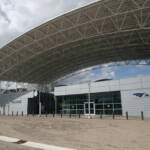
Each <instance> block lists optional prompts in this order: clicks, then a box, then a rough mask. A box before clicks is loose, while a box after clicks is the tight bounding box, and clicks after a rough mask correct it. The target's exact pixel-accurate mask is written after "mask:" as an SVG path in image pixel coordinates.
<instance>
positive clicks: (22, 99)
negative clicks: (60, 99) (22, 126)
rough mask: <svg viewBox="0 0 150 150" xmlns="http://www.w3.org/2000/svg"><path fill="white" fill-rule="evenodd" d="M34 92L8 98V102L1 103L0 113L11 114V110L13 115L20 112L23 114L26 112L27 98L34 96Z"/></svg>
mask: <svg viewBox="0 0 150 150" xmlns="http://www.w3.org/2000/svg"><path fill="white" fill-rule="evenodd" d="M34 94H35V93H34V92H28V93H26V94H24V95H22V96H19V97H17V98H15V99H13V100H10V102H8V103H7V104H5V105H1V106H0V111H1V113H2V114H3V113H5V114H6V115H8V114H10V115H11V114H12V112H13V113H14V115H16V114H17V112H18V114H19V115H20V114H22V112H23V113H24V114H27V106H28V98H31V97H33V96H34Z"/></svg>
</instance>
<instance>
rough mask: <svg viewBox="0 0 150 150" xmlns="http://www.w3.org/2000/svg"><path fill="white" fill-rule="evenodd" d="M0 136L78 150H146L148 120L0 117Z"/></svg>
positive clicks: (148, 145)
mask: <svg viewBox="0 0 150 150" xmlns="http://www.w3.org/2000/svg"><path fill="white" fill-rule="evenodd" d="M0 135H3V136H10V137H15V138H19V139H24V140H30V141H34V142H39V143H45V144H50V145H56V146H62V147H68V148H75V149H77V150H149V149H150V120H146V121H141V120H120V119H119V120H112V119H102V120H101V119H83V118H82V119H81V118H80V119H79V118H78V119H77V118H71V119H70V118H68V117H65V118H60V117H56V118H52V117H47V118H46V117H38V116H37V117H32V116H30V117H21V116H20V117H11V116H9V117H8V116H6V117H4V116H0ZM5 146H8V147H7V149H8V150H9V149H10V150H30V149H29V148H26V149H25V148H24V147H23V148H22V149H21V148H19V149H17V148H16V149H12V148H9V147H10V146H11V145H6V143H3V142H0V150H1V149H2V150H5V149H4V148H3V147H5ZM13 146H14V145H13ZM14 147H15V146H14ZM7 149H6V150H7Z"/></svg>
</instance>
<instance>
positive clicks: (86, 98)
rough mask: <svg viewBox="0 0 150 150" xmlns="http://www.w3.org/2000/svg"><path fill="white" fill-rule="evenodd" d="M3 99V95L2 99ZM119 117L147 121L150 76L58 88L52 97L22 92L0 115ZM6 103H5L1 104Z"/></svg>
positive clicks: (47, 94) (4, 107) (149, 106)
mask: <svg viewBox="0 0 150 150" xmlns="http://www.w3.org/2000/svg"><path fill="white" fill-rule="evenodd" d="M5 96H6V95H5ZM39 99H40V102H41V104H42V106H41V107H42V108H41V113H42V114H52V113H56V114H60V113H63V114H74V115H76V114H83V115H89V114H90V115H99V114H103V115H112V114H113V113H114V114H115V115H121V116H125V114H126V112H128V114H129V115H130V116H140V114H141V112H143V113H144V116H146V117H150V76H139V77H136V78H127V79H120V80H100V81H95V82H88V83H84V84H77V85H67V86H58V87H55V88H54V92H53V93H42V92H40V93H39V92H37V91H31V92H26V93H24V94H22V95H20V96H17V98H16V97H14V98H13V97H12V98H11V97H10V96H9V97H7V103H5V104H1V107H0V111H1V114H2V113H5V114H12V112H13V113H14V114H16V113H18V114H21V112H23V113H24V114H39ZM5 102H6V100H5Z"/></svg>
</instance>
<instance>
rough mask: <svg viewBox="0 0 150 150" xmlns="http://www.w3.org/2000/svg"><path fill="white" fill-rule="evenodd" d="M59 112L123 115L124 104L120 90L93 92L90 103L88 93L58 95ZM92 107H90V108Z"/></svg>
mask: <svg viewBox="0 0 150 150" xmlns="http://www.w3.org/2000/svg"><path fill="white" fill-rule="evenodd" d="M57 103H58V104H59V105H61V108H60V106H59V110H58V113H60V112H61V111H62V113H63V114H70V113H71V114H79V113H80V114H88V113H89V111H90V114H105V115H110V114H113V112H114V113H115V114H116V115H122V104H121V96H120V91H115V92H103V93H91V94H90V104H89V103H88V94H79V95H66V96H58V97H57ZM89 108H90V109H89Z"/></svg>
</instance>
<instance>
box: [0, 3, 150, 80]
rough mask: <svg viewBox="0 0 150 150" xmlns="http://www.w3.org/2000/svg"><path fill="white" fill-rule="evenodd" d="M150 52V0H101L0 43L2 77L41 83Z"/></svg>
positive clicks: (145, 57) (148, 54) (0, 72)
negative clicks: (1, 45) (4, 43)
mask: <svg viewBox="0 0 150 150" xmlns="http://www.w3.org/2000/svg"><path fill="white" fill-rule="evenodd" d="M147 58H150V0H102V1H98V2H96V3H93V4H90V5H88V6H86V7H83V8H80V9H77V10H75V11H72V12H70V13H67V14H65V15H63V16H60V17H57V18H56V19H53V20H51V21H49V22H47V23H45V24H42V25H40V26H39V27H37V28H35V29H33V30H31V31H29V32H27V33H25V34H23V35H22V36H20V37H19V38H17V39H15V40H14V41H12V42H10V43H9V44H7V45H6V46H4V47H3V48H1V49H0V80H7V81H19V82H28V83H42V82H51V81H54V80H56V79H58V78H60V77H62V76H64V75H66V74H68V73H72V72H74V71H76V70H79V69H82V68H85V67H90V66H93V65H97V64H103V63H108V62H115V61H124V60H137V59H147Z"/></svg>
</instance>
